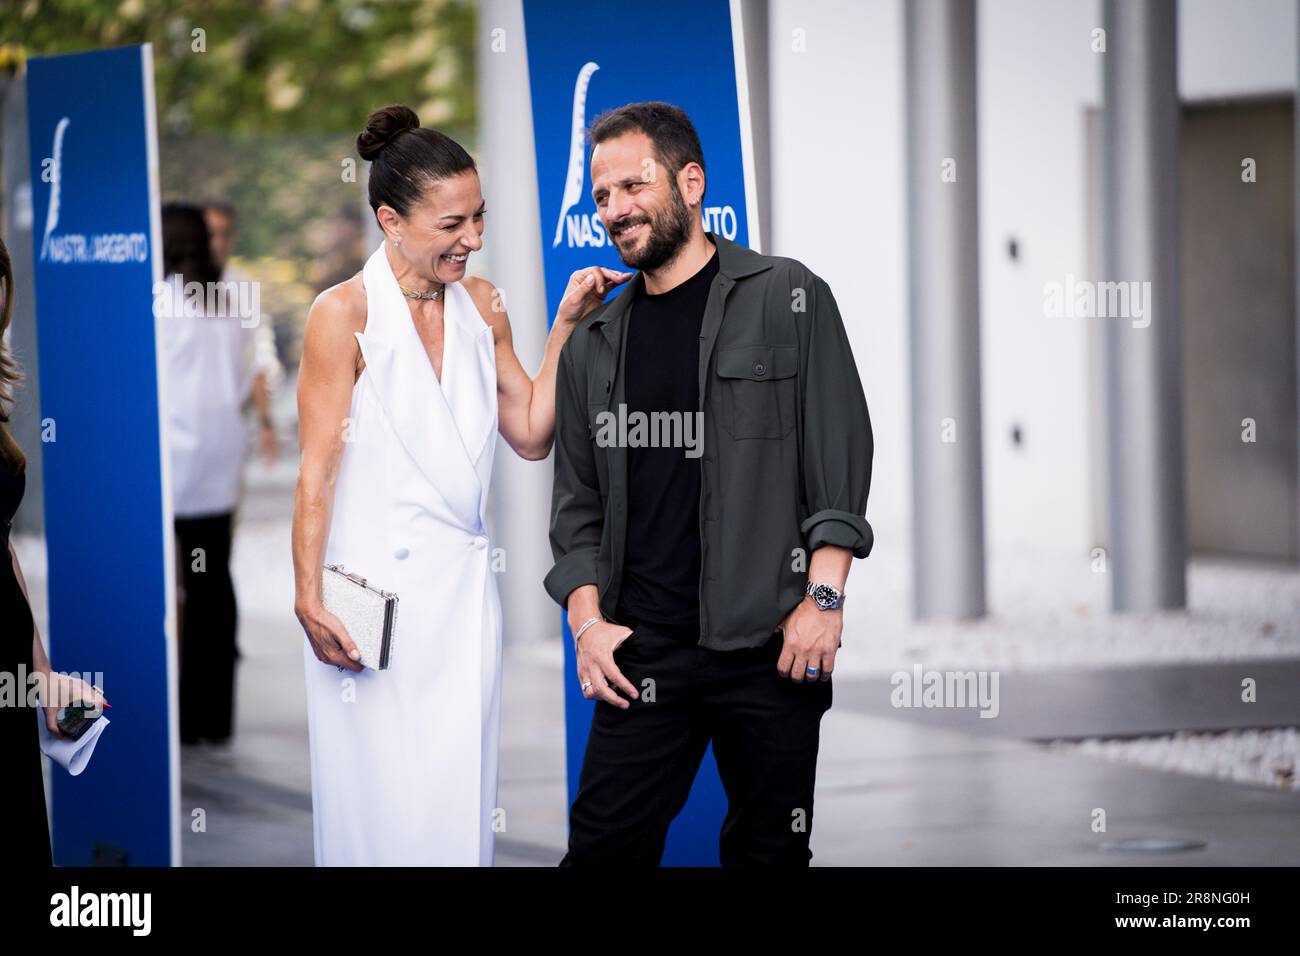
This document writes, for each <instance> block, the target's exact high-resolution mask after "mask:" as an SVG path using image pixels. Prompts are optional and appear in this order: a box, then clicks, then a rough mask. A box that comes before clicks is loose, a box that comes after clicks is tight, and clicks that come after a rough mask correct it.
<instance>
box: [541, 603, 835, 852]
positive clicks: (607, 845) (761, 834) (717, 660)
mask: <svg viewBox="0 0 1300 956" xmlns="http://www.w3.org/2000/svg"><path fill="white" fill-rule="evenodd" d="M629 626H631V625H630V624H629ZM781 646H782V636H781V634H780V633H779V632H774V633H773V634H772V636H770V637H769V638H768V640H767V642H766V643H765V644H764V645H763V646H761V647H758V648H753V649H746V650H736V651H714V650H709V649H707V648H704V647H700V646H699V645H698V644H692V643H689V642H687V641H683V640H681V639H679V638H676V637H672V636H669V635H668V634H666V633H664V632H662V631H661V630H657V629H655V628H654V627H653V626H649V625H645V624H641V625H639V626H637V627H635V629H634V630H633V633H632V634H631V635H630V636H629V637H628V638H627V640H625V641H624V642H623V643H622V644H621V645H620V646H619V647H618V649H617V650H616V651H615V652H614V663H615V664H617V665H618V668H619V670H621V671H622V672H623V675H624V676H625V677H626V678H627V679H628V680H629V681H631V682H632V684H633V686H635V687H636V688H637V689H638V690H639V691H640V692H641V696H640V698H638V699H637V700H634V701H632V702H631V706H630V707H629V708H628V709H627V710H623V709H621V708H618V707H615V706H614V705H613V704H610V703H607V702H605V701H603V700H600V699H597V700H596V705H595V712H594V714H593V716H592V721H591V732H590V735H589V736H588V738H587V750H586V754H585V756H584V758H583V762H582V774H581V776H580V778H579V784H578V794H577V797H576V798H575V799H574V801H573V806H572V808H571V809H570V812H569V852H568V853H567V854H566V855H565V857H564V859H563V860H562V861H561V862H560V865H561V866H578V865H584V864H607V865H617V866H658V865H659V861H660V858H661V857H662V855H663V850H664V840H665V838H666V837H667V834H668V827H669V824H671V823H672V821H673V818H674V817H676V816H677V814H678V813H679V812H680V811H681V809H682V807H683V806H684V805H685V803H686V799H687V797H688V796H689V795H690V790H691V785H692V783H693V782H694V780H695V773H696V771H697V770H698V769H699V766H700V761H701V760H702V759H703V757H704V751H705V749H706V748H707V747H708V744H709V742H710V741H712V742H713V755H714V758H715V759H716V761H717V764H718V775H719V776H720V777H721V778H722V785H723V788H724V789H725V790H726V793H727V815H726V819H725V820H724V821H723V824H722V830H721V834H720V840H719V850H720V859H721V862H722V865H723V866H736V865H746V864H749V865H755V864H757V865H784V866H807V865H808V861H809V860H810V859H811V858H812V851H811V850H809V848H808V841H809V837H810V835H811V833H812V815H813V814H812V809H813V788H814V783H815V781H816V775H817V746H818V740H819V732H820V725H821V718H822V714H824V713H825V712H826V711H827V710H828V709H829V708H830V706H831V683H832V681H831V680H825V681H820V680H818V681H804V682H803V683H795V682H794V681H791V680H790V679H788V678H785V677H782V676H781V675H780V674H778V673H777V670H776V662H777V658H778V657H780V653H781ZM646 681H650V682H652V683H643V682H646ZM651 689H652V690H653V698H652V699H648V698H650V697H651V695H650V693H649V691H650V690H651ZM620 696H623V695H620Z"/></svg>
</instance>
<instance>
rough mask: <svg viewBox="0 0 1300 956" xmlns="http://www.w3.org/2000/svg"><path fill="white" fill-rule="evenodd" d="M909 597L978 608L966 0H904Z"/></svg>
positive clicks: (963, 609) (980, 487)
mask: <svg viewBox="0 0 1300 956" xmlns="http://www.w3.org/2000/svg"><path fill="white" fill-rule="evenodd" d="M904 6H905V17H906V45H907V67H906V71H907V72H906V84H907V153H908V155H907V186H908V189H907V202H908V229H909V240H908V272H909V285H910V301H911V324H910V333H911V334H910V338H911V354H912V361H911V393H912V526H913V532H912V538H913V546H912V595H913V613H914V614H915V616H916V617H917V618H918V619H924V618H932V617H939V618H952V617H958V618H967V617H980V616H982V615H983V614H984V609H985V604H984V479H983V470H982V457H981V442H982V429H981V425H980V417H981V416H980V302H979V228H978V227H979V206H978V203H977V194H978V190H979V180H978V175H977V169H976V126H975V4H974V2H973V0H909V2H907V3H906V4H905V5H904Z"/></svg>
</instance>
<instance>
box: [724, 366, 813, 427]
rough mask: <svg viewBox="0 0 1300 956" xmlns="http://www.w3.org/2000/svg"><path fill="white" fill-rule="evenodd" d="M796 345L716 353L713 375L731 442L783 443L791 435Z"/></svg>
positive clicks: (796, 384) (793, 423) (795, 385)
mask: <svg viewBox="0 0 1300 956" xmlns="http://www.w3.org/2000/svg"><path fill="white" fill-rule="evenodd" d="M798 369H799V350H798V348H797V346H794V345H738V346H731V347H728V348H719V349H718V351H717V364H716V372H717V377H718V381H717V382H716V383H715V384H716V385H717V386H718V393H719V398H720V399H721V402H720V410H721V412H722V414H721V420H722V426H723V427H724V428H725V429H726V430H727V433H728V434H729V435H731V437H732V438H735V439H742V438H784V437H785V436H787V435H789V434H790V433H791V432H792V431H793V430H794V425H795V388H796V387H797V386H798V381H799V380H798V378H797V376H796V372H797V371H798Z"/></svg>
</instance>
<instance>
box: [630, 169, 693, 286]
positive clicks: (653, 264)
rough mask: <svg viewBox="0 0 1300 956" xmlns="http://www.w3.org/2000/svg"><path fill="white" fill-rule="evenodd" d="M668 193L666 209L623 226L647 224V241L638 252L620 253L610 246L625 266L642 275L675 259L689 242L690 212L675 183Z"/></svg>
mask: <svg viewBox="0 0 1300 956" xmlns="http://www.w3.org/2000/svg"><path fill="white" fill-rule="evenodd" d="M672 193H673V199H672V203H671V205H669V207H668V208H667V209H663V210H660V211H658V212H656V213H655V214H654V216H653V218H648V219H647V218H646V217H641V218H640V219H635V220H633V221H632V222H630V223H626V225H633V226H634V225H636V224H637V223H640V222H648V223H649V224H650V238H648V239H647V240H646V243H645V247H644V248H642V249H640V250H639V251H637V250H629V251H628V252H623V251H622V250H621V249H619V246H618V243H617V242H615V243H614V248H615V249H619V256H620V257H621V258H622V260H623V262H624V263H625V264H626V265H628V266H631V267H632V268H633V269H638V270H640V271H642V272H654V271H655V270H656V269H660V268H662V267H663V266H665V265H667V264H668V263H669V262H671V261H672V260H673V259H675V258H677V254H678V253H679V252H681V250H682V247H683V246H685V245H686V241H687V240H688V239H690V237H691V211H690V209H688V208H687V207H686V203H685V202H683V201H682V194H681V193H680V192H679V191H678V190H677V184H676V183H673V184H672Z"/></svg>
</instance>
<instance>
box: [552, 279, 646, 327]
mask: <svg viewBox="0 0 1300 956" xmlns="http://www.w3.org/2000/svg"><path fill="white" fill-rule="evenodd" d="M633 275H635V273H633V272H620V271H619V270H618V269H609V268H606V267H605V266H588V267H587V268H585V269H579V270H578V271H577V272H575V273H573V275H571V276H569V284H568V286H566V287H565V290H564V296H563V297H562V298H561V299H560V307H559V308H558V309H556V310H555V321H556V322H564V323H568V324H570V325H577V324H578V323H579V322H581V321H582V320H583V319H584V318H586V317H587V316H588V315H590V314H591V313H592V312H594V311H595V310H596V309H597V308H598V307H599V306H600V305H601V304H602V303H603V302H604V301H605V296H606V294H607V293H608V292H609V290H610V289H613V288H615V287H616V286H620V285H622V284H623V283H624V282H626V281H627V280H628V279H630V278H632V276H633Z"/></svg>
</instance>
